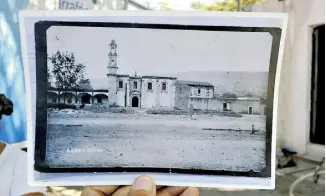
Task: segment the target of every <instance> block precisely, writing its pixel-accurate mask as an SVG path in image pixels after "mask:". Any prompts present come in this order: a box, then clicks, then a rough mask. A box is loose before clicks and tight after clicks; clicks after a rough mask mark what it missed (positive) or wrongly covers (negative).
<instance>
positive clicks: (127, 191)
mask: <svg viewBox="0 0 326 196" xmlns="http://www.w3.org/2000/svg"><path fill="white" fill-rule="evenodd" d="M81 196H199V190H198V189H197V188H192V187H189V188H185V187H166V188H163V187H162V186H155V183H154V180H153V179H152V178H151V177H150V176H141V177H139V178H137V179H136V181H135V182H134V184H133V185H132V186H122V187H121V186H101V187H86V188H84V190H83V192H82V194H81Z"/></svg>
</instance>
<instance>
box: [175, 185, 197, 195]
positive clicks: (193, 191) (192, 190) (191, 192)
mask: <svg viewBox="0 0 326 196" xmlns="http://www.w3.org/2000/svg"><path fill="white" fill-rule="evenodd" d="M180 196H199V189H198V188H193V187H189V188H187V189H186V190H185V191H184V192H183V193H182V194H181V195H180Z"/></svg>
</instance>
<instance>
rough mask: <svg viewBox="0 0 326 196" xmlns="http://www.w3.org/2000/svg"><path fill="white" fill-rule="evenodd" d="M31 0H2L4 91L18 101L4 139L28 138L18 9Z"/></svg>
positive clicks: (0, 71)
mask: <svg viewBox="0 0 326 196" xmlns="http://www.w3.org/2000/svg"><path fill="white" fill-rule="evenodd" d="M27 5H28V0H1V4H0V94H5V95H6V97H8V98H9V99H10V100H11V101H12V102H13V104H14V106H15V110H14V112H13V113H12V115H11V116H3V118H2V120H1V121H2V123H1V124H2V125H1V127H0V140H2V141H5V142H8V143H17V142H22V141H25V140H26V117H25V113H26V103H25V102H26V101H25V85H24V70H23V64H22V58H21V44H20V33H19V23H18V11H19V10H22V9H25V8H26V7H27Z"/></svg>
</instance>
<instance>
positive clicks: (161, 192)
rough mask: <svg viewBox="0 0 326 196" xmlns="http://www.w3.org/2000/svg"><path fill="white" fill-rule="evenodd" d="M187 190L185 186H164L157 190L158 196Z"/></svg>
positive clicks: (171, 194)
mask: <svg viewBox="0 0 326 196" xmlns="http://www.w3.org/2000/svg"><path fill="white" fill-rule="evenodd" d="M185 190H186V188H185V187H177V186H172V187H167V188H163V189H162V190H159V191H158V192H157V196H177V195H180V194H181V193H182V192H184V191H185Z"/></svg>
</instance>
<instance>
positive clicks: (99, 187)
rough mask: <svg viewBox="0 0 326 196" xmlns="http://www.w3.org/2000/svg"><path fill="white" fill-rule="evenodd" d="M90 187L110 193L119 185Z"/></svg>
mask: <svg viewBox="0 0 326 196" xmlns="http://www.w3.org/2000/svg"><path fill="white" fill-rule="evenodd" d="M91 188H92V189H94V190H97V191H100V192H102V193H104V194H112V193H113V192H114V191H116V190H117V189H118V188H119V186H92V187H91Z"/></svg>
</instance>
